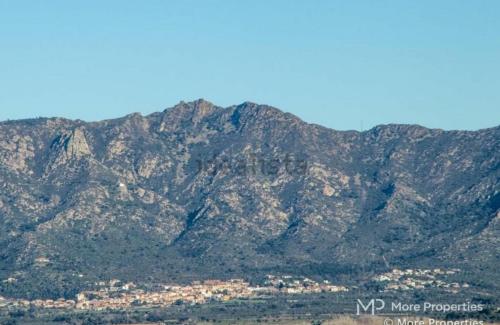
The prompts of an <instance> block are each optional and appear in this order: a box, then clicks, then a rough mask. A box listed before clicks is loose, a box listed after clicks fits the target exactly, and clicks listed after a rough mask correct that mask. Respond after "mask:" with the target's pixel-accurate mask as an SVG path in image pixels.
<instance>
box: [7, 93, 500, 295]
mask: <svg viewBox="0 0 500 325" xmlns="http://www.w3.org/2000/svg"><path fill="white" fill-rule="evenodd" d="M499 162H500V128H499V127H496V128H492V129H485V130H480V131H476V132H465V131H448V132H445V131H442V130H430V129H426V128H423V127H420V126H413V125H386V126H378V127H375V128H373V129H372V130H369V131H366V132H362V133H360V132H354V131H349V132H338V131H334V130H330V129H327V128H323V127H320V126H317V125H311V124H307V123H305V122H303V121H301V120H300V119H298V118H297V117H295V116H293V115H291V114H285V113H283V112H281V111H279V110H277V109H275V108H272V107H268V106H264V105H256V104H253V103H244V104H241V105H238V106H232V107H228V108H222V107H217V106H215V105H213V104H211V103H209V102H206V101H203V100H198V101H195V102H191V103H180V104H178V105H177V106H175V107H173V108H170V109H167V110H165V111H164V112H160V113H154V114H151V115H149V116H141V115H139V114H132V115H128V116H125V117H123V118H120V119H115V120H107V121H102V122H93V123H85V122H82V121H71V120H65V119H35V120H22V121H9V122H2V123H0V279H7V278H11V281H9V282H8V283H7V282H0V289H1V290H2V291H3V292H4V293H5V294H14V295H31V296H36V295H57V294H70V293H72V292H73V291H74V290H76V288H78V287H81V286H85V284H86V283H90V282H92V281H95V280H96V279H102V278H107V279H109V278H120V279H124V280H134V281H162V282H175V281H177V282H182V281H190V280H193V279H198V278H225V277H235V276H243V277H247V278H250V279H252V278H257V277H259V276H261V275H262V274H266V273H270V272H287V273H297V274H302V275H310V276H315V275H321V276H323V277H332V278H334V277H341V278H343V279H345V280H347V281H349V280H355V279H358V278H363V277H366V276H367V275H369V274H372V273H373V272H375V271H379V270H384V269H387V268H392V267H404V266H419V267H424V266H430V267H437V266H442V267H458V268H462V269H468V270H474V272H477V274H482V275H491V276H489V277H488V278H490V279H491V281H492V283H495V282H496V283H500V281H497V280H498V279H497V277H498V276H497V275H496V273H497V272H495V266H498V262H499V255H500V254H499V247H500V246H499V242H498V235H499V224H500V212H499V208H500V185H499V179H500V168H499ZM40 261H43V262H40ZM12 279H15V280H12ZM2 291H0V293H1V292H2Z"/></svg>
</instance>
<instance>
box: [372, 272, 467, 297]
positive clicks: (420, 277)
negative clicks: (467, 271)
mask: <svg viewBox="0 0 500 325" xmlns="http://www.w3.org/2000/svg"><path fill="white" fill-rule="evenodd" d="M459 272H460V269H451V270H442V269H406V270H399V269H393V270H392V271H391V272H387V273H384V274H381V275H377V276H375V277H373V279H372V280H374V281H376V282H381V283H383V284H384V288H385V290H387V291H390V290H413V289H425V288H431V287H432V288H444V289H448V290H450V291H456V292H458V290H459V289H460V288H468V287H469V284H467V283H463V284H460V283H458V282H450V283H449V282H446V281H444V280H443V278H445V277H446V276H450V275H454V274H457V273H459Z"/></svg>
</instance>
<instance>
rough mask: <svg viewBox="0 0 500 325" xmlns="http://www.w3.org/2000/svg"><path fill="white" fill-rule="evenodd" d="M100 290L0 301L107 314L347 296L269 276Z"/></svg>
mask: <svg viewBox="0 0 500 325" xmlns="http://www.w3.org/2000/svg"><path fill="white" fill-rule="evenodd" d="M95 285H96V286H98V287H99V289H98V290H94V291H84V292H81V293H79V294H78V295H77V296H76V299H75V300H71V299H69V300H65V299H57V300H51V299H47V300H41V299H38V300H31V301H30V300H25V299H6V298H2V297H0V308H2V307H7V308H8V307H13V308H16V307H17V308H29V307H37V308H48V309H80V310H107V309H127V308H131V307H166V306H171V305H174V304H204V303H208V302H210V301H230V300H234V299H242V298H246V299H250V298H255V297H259V296H263V295H277V294H307V293H320V292H344V291H348V288H347V287H344V286H339V285H332V284H331V283H330V282H329V281H327V280H325V281H323V282H321V283H318V282H316V281H314V280H311V279H309V278H305V277H297V276H288V275H284V276H275V275H267V276H266V281H265V283H264V286H255V287H253V286H251V285H250V283H248V282H246V281H244V280H241V279H232V280H227V281H222V280H207V281H195V282H193V283H191V284H190V285H185V286H181V285H156V286H155V288H156V290H154V291H146V290H145V289H143V288H139V287H138V286H137V285H136V284H134V283H133V282H128V283H123V282H122V281H120V280H116V279H114V280H111V281H109V282H98V283H96V284H95Z"/></svg>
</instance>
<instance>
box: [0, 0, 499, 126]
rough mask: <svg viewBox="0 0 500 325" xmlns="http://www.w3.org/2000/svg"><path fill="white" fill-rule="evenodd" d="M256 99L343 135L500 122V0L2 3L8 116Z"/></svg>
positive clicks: (0, 87) (2, 95) (2, 100)
mask: <svg viewBox="0 0 500 325" xmlns="http://www.w3.org/2000/svg"><path fill="white" fill-rule="evenodd" d="M200 97H202V98H205V99H207V100H210V101H212V102H214V103H215V104H218V105H221V106H229V105H232V104H238V103H241V102H244V101H247V100H248V101H253V102H258V103H265V104H269V105H273V106H276V107H278V108H281V109H282V110H285V111H288V112H291V113H294V114H296V115H298V116H300V117H301V118H303V119H304V120H306V121H309V122H314V123H319V124H322V125H326V126H329V127H332V128H336V129H360V128H361V123H363V127H364V129H367V128H369V127H372V126H374V125H376V124H381V123H391V122H392V123H418V124H422V125H424V126H428V127H439V128H444V129H478V128H484V127H491V126H495V125H498V124H500V1H496V0H491V1H465V0H462V1H457V0H453V1H445V0H440V1H422V0H419V1H415V0H412V1H404V0H403V1H400V0H398V1H383V0H381V1H371V0H370V1H361V0H356V1H350V0H345V1H333V0H329V1H319V0H316V1H307V0H303V1H299V0H297V1H290V0H288V1H278V0H267V1H264V0H263V1H256V0H252V1H232V0H227V1H214V0H199V1H186V0H184V1H172V0H168V1H167V0H158V1H155V0H145V1H115V0H106V1H94V0H87V1H68V0H50V1H35V0H33V1H23V0H10V1H6V0H0V120H5V119H18V118H26V117H36V116H63V117H69V118H81V119H84V120H98V119H103V118H112V117H119V116H122V115H125V114H128V113H131V112H142V113H144V114H147V113H151V112H153V111H158V110H162V109H164V108H166V107H170V106H172V105H174V104H176V103H177V102H179V101H180V100H186V101H189V100H194V99H197V98H200Z"/></svg>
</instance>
